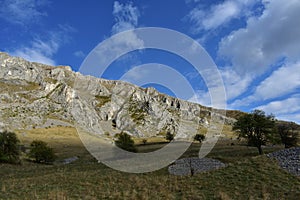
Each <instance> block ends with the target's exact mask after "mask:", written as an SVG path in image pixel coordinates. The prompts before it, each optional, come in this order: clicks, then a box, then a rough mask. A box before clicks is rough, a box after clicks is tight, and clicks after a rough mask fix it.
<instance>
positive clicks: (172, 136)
mask: <svg viewBox="0 0 300 200" xmlns="http://www.w3.org/2000/svg"><path fill="white" fill-rule="evenodd" d="M173 139H174V135H173V134H172V133H170V132H169V131H168V132H167V134H166V140H168V141H169V142H171V141H172V140H173Z"/></svg>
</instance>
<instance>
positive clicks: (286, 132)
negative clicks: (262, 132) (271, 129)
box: [276, 122, 299, 148]
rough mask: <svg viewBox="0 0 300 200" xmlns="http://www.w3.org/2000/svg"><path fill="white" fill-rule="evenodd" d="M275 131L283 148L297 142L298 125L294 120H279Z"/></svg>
mask: <svg viewBox="0 0 300 200" xmlns="http://www.w3.org/2000/svg"><path fill="white" fill-rule="evenodd" d="M276 128H277V132H278V134H279V135H280V138H281V142H282V143H283V144H284V146H285V148H290V147H295V146H297V142H298V135H299V132H298V131H299V125H297V124H296V123H295V122H289V123H285V122H281V123H278V124H277V125H276Z"/></svg>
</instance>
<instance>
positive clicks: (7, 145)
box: [0, 131, 20, 163]
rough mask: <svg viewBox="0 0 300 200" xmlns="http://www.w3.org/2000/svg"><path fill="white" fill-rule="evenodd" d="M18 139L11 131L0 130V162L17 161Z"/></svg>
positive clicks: (18, 153)
mask: <svg viewBox="0 0 300 200" xmlns="http://www.w3.org/2000/svg"><path fill="white" fill-rule="evenodd" d="M19 142H20V141H19V139H18V138H17V136H16V134H15V133H13V132H8V131H3V132H0V162H8V163H17V162H19V161H20V159H19V156H20V151H19V146H18V145H19Z"/></svg>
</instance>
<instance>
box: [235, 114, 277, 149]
mask: <svg viewBox="0 0 300 200" xmlns="http://www.w3.org/2000/svg"><path fill="white" fill-rule="evenodd" d="M274 126H275V119H274V116H273V115H266V114H265V112H264V111H261V110H254V111H252V112H251V113H249V114H245V115H243V116H242V117H240V118H239V119H238V120H237V121H236V122H235V124H234V126H233V130H235V131H237V132H238V133H239V137H243V138H246V139H247V140H248V144H249V145H253V146H255V147H257V149H258V152H259V154H263V150H262V147H261V146H262V145H264V144H266V142H267V141H268V140H269V139H270V138H271V136H272V133H273V132H274Z"/></svg>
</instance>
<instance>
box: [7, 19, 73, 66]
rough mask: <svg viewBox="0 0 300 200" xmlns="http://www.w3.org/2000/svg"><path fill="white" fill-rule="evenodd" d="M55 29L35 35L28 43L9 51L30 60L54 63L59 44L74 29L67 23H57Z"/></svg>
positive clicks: (64, 40) (63, 41) (66, 38)
mask: <svg viewBox="0 0 300 200" xmlns="http://www.w3.org/2000/svg"><path fill="white" fill-rule="evenodd" d="M58 27H59V28H58V29H57V30H56V31H52V32H49V33H48V34H47V35H44V36H36V37H35V38H33V40H32V41H31V42H29V44H28V45H24V46H21V47H17V48H15V49H13V50H11V51H9V53H10V54H11V55H14V56H18V57H22V58H24V59H26V60H29V61H31V62H39V63H43V64H47V65H52V66H54V65H56V62H55V60H54V59H53V56H54V55H55V54H56V53H57V51H58V50H59V48H60V46H61V45H62V44H65V43H67V42H68V40H69V36H68V34H69V33H70V32H73V31H74V29H73V28H72V27H70V26H68V25H59V26H58Z"/></svg>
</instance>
